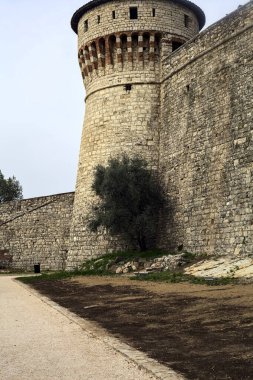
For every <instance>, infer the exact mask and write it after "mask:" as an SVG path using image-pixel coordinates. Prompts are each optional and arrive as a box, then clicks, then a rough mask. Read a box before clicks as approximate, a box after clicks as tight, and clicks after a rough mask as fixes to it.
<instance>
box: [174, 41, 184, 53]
mask: <svg viewBox="0 0 253 380" xmlns="http://www.w3.org/2000/svg"><path fill="white" fill-rule="evenodd" d="M182 45H183V43H182V42H178V41H172V51H175V50H177V49H179V48H180V46H182Z"/></svg>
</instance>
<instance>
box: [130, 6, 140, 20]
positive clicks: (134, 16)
mask: <svg viewBox="0 0 253 380" xmlns="http://www.w3.org/2000/svg"><path fill="white" fill-rule="evenodd" d="M129 13H130V19H131V20H136V19H137V18H138V8H137V7H130V8H129Z"/></svg>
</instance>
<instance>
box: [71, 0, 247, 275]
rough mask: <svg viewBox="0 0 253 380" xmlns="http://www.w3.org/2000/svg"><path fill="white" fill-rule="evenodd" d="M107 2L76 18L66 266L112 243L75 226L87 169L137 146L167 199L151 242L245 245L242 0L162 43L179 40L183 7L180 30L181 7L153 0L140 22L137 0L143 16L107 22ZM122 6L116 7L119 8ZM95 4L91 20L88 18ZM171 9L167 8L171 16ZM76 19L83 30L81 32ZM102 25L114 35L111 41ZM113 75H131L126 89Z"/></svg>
mask: <svg viewBox="0 0 253 380" xmlns="http://www.w3.org/2000/svg"><path fill="white" fill-rule="evenodd" d="M115 4H116V2H109V3H106V4H104V5H102V6H99V7H97V8H95V9H93V10H91V11H89V12H87V14H85V15H84V16H83V17H82V18H81V20H80V22H79V62H80V67H81V70H82V73H83V78H84V84H85V86H86V90H87V103H86V116H85V122H84V129H83V137H82V142H81V149H80V162H79V172H78V179H77V187H76V197H75V205H74V213H73V224H72V230H71V238H70V244H71V249H70V254H69V256H68V264H67V265H68V267H69V268H71V267H72V268H73V267H75V266H78V265H79V264H80V263H81V262H82V261H83V260H85V259H86V258H87V257H91V256H92V257H93V256H97V255H99V254H101V253H105V252H106V251H110V250H114V249H116V248H120V247H121V248H123V245H122V244H121V243H120V241H119V240H112V239H110V238H109V237H108V236H107V235H105V234H98V235H91V234H90V233H89V232H88V231H87V230H85V226H84V224H85V217H86V214H87V210H88V208H89V204H90V203H92V202H94V198H93V196H92V193H91V183H92V178H93V173H94V167H95V166H96V164H98V163H102V164H105V163H106V162H107V160H108V158H109V157H110V156H115V155H117V154H119V153H121V152H127V153H128V154H130V155H131V154H135V153H138V154H141V155H142V156H143V157H144V158H145V159H147V161H148V162H149V164H150V167H152V168H153V169H154V170H157V171H158V172H159V173H160V176H161V179H162V180H163V182H164V185H165V188H166V191H167V195H168V199H169V200H170V203H171V204H173V208H172V210H171V213H170V214H169V215H168V214H167V215H164V216H163V217H162V219H161V223H160V225H161V229H160V236H159V246H160V247H161V248H164V249H173V250H175V249H176V248H178V247H180V249H183V248H184V249H187V250H189V251H192V252H199V253H209V254H214V253H215V254H242V253H245V254H248V253H250V252H251V251H252V246H253V242H252V237H253V233H252V232H253V231H252V229H253V219H252V170H253V168H252V156H253V154H252V136H253V135H252V95H253V94H252V91H253V90H252V88H253V86H252V44H251V42H250V41H251V40H252V2H250V3H248V4H247V5H246V6H244V7H241V8H239V9H238V10H237V11H236V12H234V13H232V14H230V15H229V16H227V17H226V18H224V19H223V20H221V21H220V22H218V23H216V24H215V25H213V26H211V27H210V28H208V29H207V30H205V31H204V32H202V33H201V34H199V35H197V36H196V37H194V38H192V39H191V40H190V41H189V42H187V43H186V44H184V45H183V46H182V47H181V48H180V49H179V50H177V51H174V52H172V50H173V41H176V40H175V38H176V36H177V37H180V38H181V40H178V41H181V42H185V41H186V40H187V39H189V38H190V37H193V36H194V34H196V33H197V31H198V30H197V21H196V19H195V18H194V17H195V16H193V15H190V16H191V19H192V20H194V21H193V22H192V24H191V27H192V28H189V29H188V28H185V26H184V25H183V22H182V20H183V15H184V14H185V9H184V8H181V7H179V6H178V5H175V4H172V3H168V2H166V3H165V2H163V1H161V2H156V3H155V8H156V10H157V12H156V14H157V18H156V20H155V24H152V25H151V24H150V22H151V21H150V19H151V20H152V17H150V14H149V13H148V12H149V11H150V8H152V7H153V4H154V3H153V2H149V1H147V2H145V4H143V3H140V4H142V5H140V4H139V3H138V4H139V5H140V7H143V8H140V10H141V9H144V8H145V7H146V9H148V11H147V13H146V19H145V22H144V23H143V24H142V22H143V20H142V21H141V20H134V21H132V20H129V17H128V15H127V13H124V12H123V11H122V12H121V11H119V12H117V11H116V14H118V19H117V18H116V20H113V21H110V22H109V23H108V22H107V21H105V19H106V20H107V19H110V17H109V16H110V14H111V12H112V11H113V10H114V9H116V10H117V8H115ZM117 4H118V3H117ZM129 4H130V3H129ZM129 4H128V3H127V2H124V3H121V2H120V5H119V6H120V7H121V8H122V9H123V8H124V7H125V8H126V9H128V7H129ZM164 7H165V8H166V7H167V8H166V9H165V8H164ZM121 8H120V9H121ZM138 9H139V8H138ZM126 12H127V11H126ZM143 12H144V10H143ZM97 14H99V15H100V21H101V22H100V23H99V24H98V25H95V21H96V17H97V16H96V15H97ZM162 14H163V15H164V16H161V15H162ZM172 14H173V15H174V16H175V14H177V17H174V16H173V19H174V21H175V24H173V22H174V21H173V22H172V19H171V17H172V16H171V15H172ZM158 15H159V17H158ZM160 17H161V18H160ZM163 17H168V19H167V21H165V20H163ZM87 19H88V25H89V28H88V30H87V31H86V32H84V22H85V20H87ZM102 19H103V20H104V22H102ZM123 19H124V20H125V21H123ZM126 19H127V20H126ZM169 19H170V21H169ZM152 22H153V20H152ZM130 25H132V26H131V27H130ZM174 28H175V29H174ZM186 29H187V33H186ZM131 31H134V33H136V35H138V37H136V38H135V37H134V35H133V34H131ZM144 31H145V33H147V40H148V43H147V45H145V42H144V39H145V38H144V34H143V32H144ZM157 31H158V32H159V33H158V34H157ZM110 33H114V36H115V38H114V39H112V40H110V38H109V37H108V36H109V34H110ZM124 34H125V35H126V36H127V37H126V39H125V40H124V38H123V37H122V35H124ZM140 36H142V37H140ZM101 38H103V39H104V42H103V43H104V47H102V48H101V46H100V45H99V44H100V43H101ZM134 38H135V41H134ZM173 39H174V40H173ZM126 41H127V42H126ZM125 43H126V44H127V45H126V46H125V45H124V44H125ZM135 44H137V45H135ZM144 46H146V47H147V48H146V50H143V47H144ZM80 49H81V50H80ZM153 52H155V54H154V55H153ZM83 57H84V58H83ZM124 83H125V84H126V83H131V84H132V88H131V90H130V91H125V90H124V87H123V85H124Z"/></svg>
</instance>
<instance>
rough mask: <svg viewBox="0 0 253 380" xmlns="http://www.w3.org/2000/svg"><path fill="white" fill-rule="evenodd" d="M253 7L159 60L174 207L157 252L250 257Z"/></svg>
mask: <svg viewBox="0 0 253 380" xmlns="http://www.w3.org/2000/svg"><path fill="white" fill-rule="evenodd" d="M252 5H253V4H252V2H250V3H248V5H246V6H244V7H242V8H240V9H239V10H237V11H236V12H234V13H233V14H231V15H229V16H228V17H226V18H225V19H223V20H221V21H219V22H218V23H217V24H215V25H214V26H212V27H210V28H209V29H207V30H206V31H204V32H202V33H201V34H200V35H199V36H197V37H196V38H195V39H194V40H192V41H191V42H189V43H186V44H185V45H184V46H183V47H181V49H180V50H179V51H177V52H176V53H175V54H172V55H171V56H168V57H167V58H166V59H165V60H164V61H163V70H162V74H163V78H162V89H161V110H162V111H161V112H162V113H161V134H160V172H161V175H162V177H163V181H164V183H165V187H166V191H167V194H168V198H169V199H170V200H171V204H172V205H174V207H173V208H172V211H171V214H170V215H169V216H168V217H167V218H166V219H165V221H164V222H165V223H164V222H163V223H162V227H163V229H162V232H161V235H160V246H161V247H164V248H169V247H172V248H177V247H180V249H182V247H183V248H184V249H186V250H188V251H192V252H199V253H208V254H216V255H217V254H226V255H229V254H243V253H245V254H249V253H251V254H252V250H253V212H252V211H253V210H252V199H253V111H252V105H253V103H252V99H253V64H252V62H253V61H252V58H253V47H252V38H253V22H252V20H253V6H252ZM164 173H165V174H164Z"/></svg>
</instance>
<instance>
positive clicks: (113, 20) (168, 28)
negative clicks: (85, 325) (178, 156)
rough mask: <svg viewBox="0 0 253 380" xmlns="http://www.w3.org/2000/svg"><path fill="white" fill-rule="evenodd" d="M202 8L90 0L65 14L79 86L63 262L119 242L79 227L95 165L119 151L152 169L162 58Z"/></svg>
mask: <svg viewBox="0 0 253 380" xmlns="http://www.w3.org/2000/svg"><path fill="white" fill-rule="evenodd" d="M204 23H205V15H204V13H203V12H202V10H201V9H200V8H199V7H197V6H196V5H195V4H193V3H191V2H190V1H187V0H145V1H143V0H136V1H134V2H132V1H129V0H124V1H123V0H93V1H91V2H89V3H87V4H85V5H84V6H83V7H81V8H80V9H79V10H77V11H76V12H75V14H74V16H73V18H72V21H71V26H72V29H73V30H74V31H75V32H76V33H77V34H78V59H79V65H80V68H81V73H82V77H83V82H84V86H85V89H86V99H85V102H86V107H85V119H84V127H83V133H82V141H81V148H80V157H79V167H78V176H77V184H76V194H75V202H74V211H73V221H72V228H71V235H70V251H69V256H68V263H67V266H68V268H69V269H71V268H75V267H77V266H78V264H80V263H81V262H83V261H84V260H85V259H87V258H88V257H91V256H98V255H99V254H102V253H105V252H106V251H108V250H112V249H116V248H119V247H120V242H119V241H114V240H112V239H111V238H110V237H109V236H107V235H105V234H103V235H99V234H98V235H95V234H94V235H92V234H91V233H90V232H89V231H88V230H87V228H86V226H85V220H86V215H87V212H88V210H89V206H90V204H91V203H92V200H93V199H94V196H93V194H92V191H91V184H92V180H93V175H94V168H95V167H96V165H97V164H99V163H101V164H106V163H107V161H108V158H110V157H114V156H117V155H119V154H121V153H123V152H126V153H127V154H128V155H131V154H139V155H141V156H142V157H143V158H145V159H146V160H147V161H148V163H149V165H150V167H152V168H153V169H154V170H157V169H158V168H159V138H160V85H161V75H160V73H161V70H162V60H163V58H165V57H167V56H168V55H170V54H171V53H172V52H173V51H174V50H176V49H178V48H179V47H180V46H181V45H182V44H184V43H185V42H186V41H187V40H189V39H191V38H192V37H193V36H195V35H196V34H197V33H198V32H199V30H200V29H201V28H202V27H203V25H204Z"/></svg>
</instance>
